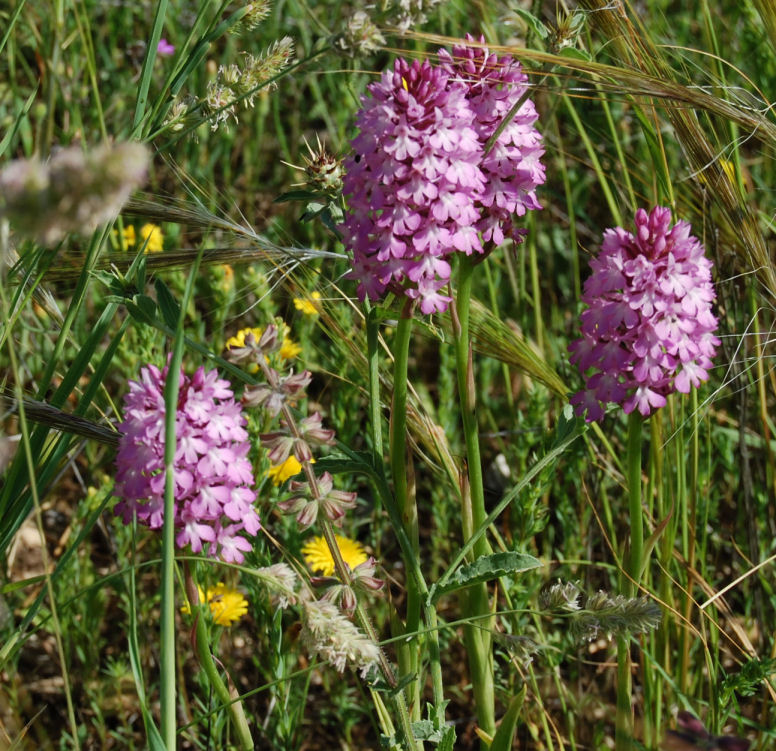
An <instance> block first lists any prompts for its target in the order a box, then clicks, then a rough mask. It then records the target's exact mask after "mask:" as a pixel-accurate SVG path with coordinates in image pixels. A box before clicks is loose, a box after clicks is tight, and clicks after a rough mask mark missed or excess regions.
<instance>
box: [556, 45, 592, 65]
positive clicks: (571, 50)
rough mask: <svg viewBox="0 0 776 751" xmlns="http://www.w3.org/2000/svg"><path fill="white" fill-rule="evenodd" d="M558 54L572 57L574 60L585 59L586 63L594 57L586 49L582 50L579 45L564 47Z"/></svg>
mask: <svg viewBox="0 0 776 751" xmlns="http://www.w3.org/2000/svg"><path fill="white" fill-rule="evenodd" d="M558 54H559V55H560V56H561V57H570V58H571V59H572V60H583V61H584V62H586V63H589V62H590V61H591V60H592V59H593V58H592V57H591V56H590V55H589V54H588V53H587V52H585V50H581V49H579V48H577V47H564V48H563V49H562V50H561V51H560V52H559V53H558Z"/></svg>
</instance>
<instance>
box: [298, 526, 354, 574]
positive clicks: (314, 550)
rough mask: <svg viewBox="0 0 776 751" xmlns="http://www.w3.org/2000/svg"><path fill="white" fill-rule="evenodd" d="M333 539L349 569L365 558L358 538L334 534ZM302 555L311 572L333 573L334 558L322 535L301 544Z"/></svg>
mask: <svg viewBox="0 0 776 751" xmlns="http://www.w3.org/2000/svg"><path fill="white" fill-rule="evenodd" d="M334 539H335V540H336V541H337V547H338V548H339V551H340V554H341V555H342V560H343V561H345V563H347V564H348V567H349V568H350V569H351V571H352V570H353V569H354V568H355V567H356V566H360V565H361V564H362V563H364V561H366V560H367V558H368V556H367V554H366V550H364V546H363V545H362V544H361V543H360V542H358V540H351V539H350V538H349V537H340V535H335V538H334ZM302 555H303V556H304V559H305V562H306V563H307V565H308V566H309V567H310V568H311V569H312V571H313V572H319V573H321V574H323V575H324V576H331V575H332V574H333V573H334V558H332V555H331V551H330V550H329V546H328V545H327V544H326V539H325V538H324V537H313V538H312V539H310V540H308V541H307V542H306V543H305V544H304V545H303V546H302Z"/></svg>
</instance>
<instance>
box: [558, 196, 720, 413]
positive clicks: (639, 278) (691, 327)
mask: <svg viewBox="0 0 776 751" xmlns="http://www.w3.org/2000/svg"><path fill="white" fill-rule="evenodd" d="M635 225H636V226H635V232H628V231H627V230H625V229H623V228H622V227H616V228H614V229H609V230H606V232H605V233H604V240H603V244H602V245H601V252H600V253H599V254H598V256H597V257H596V258H594V259H593V260H592V261H591V264H590V265H591V268H592V271H593V273H592V275H591V276H590V277H589V278H588V279H587V281H586V282H585V287H584V292H583V295H582V300H583V302H584V303H585V304H586V305H587V310H585V311H584V312H583V313H582V316H581V328H582V337H581V338H580V339H577V340H576V341H574V342H572V343H571V345H569V351H570V352H571V358H570V359H571V361H572V362H573V363H575V364H576V365H577V367H578V368H579V370H580V372H582V373H583V375H584V377H585V388H584V390H582V391H580V392H579V393H577V394H575V395H574V396H573V397H572V398H571V403H572V404H574V405H575V408H576V413H577V414H578V415H582V414H585V413H587V417H586V419H587V420H588V421H594V420H600V419H601V418H602V417H603V415H604V407H605V405H606V404H607V403H608V402H614V403H615V404H619V405H621V406H622V407H623V409H624V411H625V412H626V413H627V414H630V413H631V412H633V410H634V409H638V410H639V412H640V413H641V414H642V415H643V416H645V417H646V416H647V415H649V414H650V413H651V412H652V411H653V410H654V409H658V408H659V407H663V406H664V405H665V404H666V397H667V396H668V395H669V394H670V393H672V392H673V391H680V392H682V393H688V392H689V390H690V388H691V387H693V386H694V387H696V388H697V387H698V386H699V385H700V383H701V381H705V380H707V379H708V369H709V368H710V367H711V364H712V363H711V358H712V357H713V356H714V353H715V350H716V347H717V345H718V344H719V339H717V337H716V336H715V335H714V331H715V330H716V329H717V319H716V317H715V316H714V314H713V313H712V310H711V304H712V302H713V301H714V299H715V297H716V294H715V292H714V286H713V284H712V280H711V266H712V264H711V261H710V260H709V259H707V258H706V256H705V255H704V249H703V246H702V245H701V243H700V242H699V241H698V239H697V238H695V237H694V236H692V235H691V234H690V225H689V224H688V223H687V222H684V221H679V222H677V223H676V224H674V225H671V211H670V209H667V208H663V207H661V206H657V207H655V208H654V209H652V211H651V212H650V213H649V214H647V212H646V211H644V209H639V210H638V211H637V212H636V222H635Z"/></svg>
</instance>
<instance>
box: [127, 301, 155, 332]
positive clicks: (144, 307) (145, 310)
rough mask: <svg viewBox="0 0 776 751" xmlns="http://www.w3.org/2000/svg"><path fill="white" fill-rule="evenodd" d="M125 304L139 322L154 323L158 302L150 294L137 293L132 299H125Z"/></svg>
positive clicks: (150, 324)
mask: <svg viewBox="0 0 776 751" xmlns="http://www.w3.org/2000/svg"><path fill="white" fill-rule="evenodd" d="M124 305H126V306H127V310H128V311H129V314H130V315H131V316H132V318H134V319H135V320H136V321H137V322H138V323H145V324H147V325H149V326H152V325H153V323H154V319H155V318H156V303H155V302H154V301H153V300H152V299H151V298H150V297H149V296H148V295H135V297H134V298H133V299H132V300H124Z"/></svg>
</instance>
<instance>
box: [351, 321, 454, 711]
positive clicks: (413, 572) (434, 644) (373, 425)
mask: <svg viewBox="0 0 776 751" xmlns="http://www.w3.org/2000/svg"><path fill="white" fill-rule="evenodd" d="M374 313H375V311H374V309H372V310H370V311H368V312H367V318H366V345H367V363H368V366H369V423H370V424H369V430H370V434H371V436H372V463H373V464H374V468H375V471H376V472H377V473H378V474H379V475H380V476H381V477H380V481H379V482H378V483H377V486H378V487H377V490H378V492H377V493H376V494H375V498H376V499H377V500H376V501H375V514H377V512H378V510H379V508H380V506H379V503H380V499H384V500H385V504H386V511H387V512H388V515H389V517H390V518H391V520H392V521H393V519H394V518H401V513H400V512H399V510H398V508H397V506H396V499H395V497H394V496H392V495H391V494H390V492H389V491H388V490H387V485H386V483H385V477H384V473H383V461H384V459H383V432H382V406H381V401H380V357H379V349H378V333H379V328H380V322H379V319H378V318H377V316H376V315H374ZM405 394H406V388H405ZM405 411H406V410H405ZM397 531H398V532H399V534H397V539H398V541H399V547H400V548H401V549H402V552H403V554H404V557H405V566H406V572H407V573H406V575H407V580H408V581H409V580H410V579H411V580H412V582H413V587H414V589H416V590H417V592H418V594H419V598H420V601H421V603H423V613H424V616H425V621H426V626H427V627H428V629H429V632H428V634H427V636H426V641H427V643H428V650H429V655H428V658H429V669H430V672H431V688H432V691H433V695H434V706H435V707H437V708H439V707H442V706H443V702H444V681H443V679H442V662H441V655H440V650H439V634H438V632H437V614H436V609H435V608H434V605H432V604H430V603H429V602H428V587H427V586H426V582H425V581H424V580H423V576H422V573H421V571H420V569H419V560H420V559H419V557H418V555H417V548H414V547H413V543H412V540H411V538H410V535H408V534H406V531H405V529H404V526H403V525H402V528H401V529H400V530H397ZM402 533H404V534H402ZM404 540H406V541H407V542H408V543H409V544H408V545H405V544H403V541H404Z"/></svg>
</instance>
